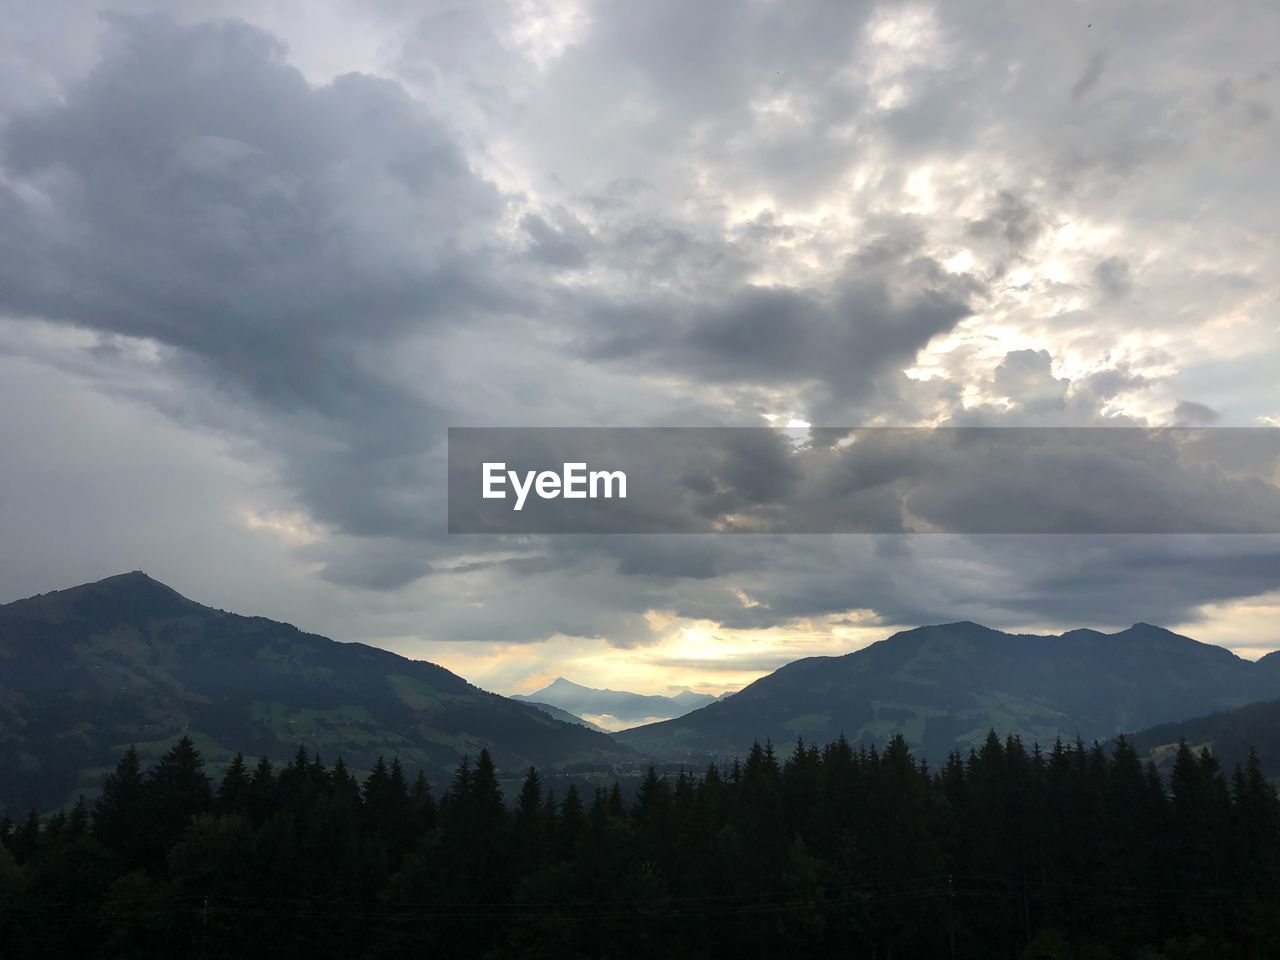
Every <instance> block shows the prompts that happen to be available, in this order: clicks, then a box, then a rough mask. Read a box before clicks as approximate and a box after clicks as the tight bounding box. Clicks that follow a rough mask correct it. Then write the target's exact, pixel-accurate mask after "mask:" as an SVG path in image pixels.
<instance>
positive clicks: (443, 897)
mask: <svg viewBox="0 0 1280 960" xmlns="http://www.w3.org/2000/svg"><path fill="white" fill-rule="evenodd" d="M3 833H4V837H3V850H0V903H3V904H4V905H5V907H4V909H3V911H0V943H3V944H5V945H6V947H7V949H6V951H5V955H6V956H8V957H15V958H21V957H29V956H79V957H121V956H129V957H157V958H161V957H163V958H172V957H180V956H201V957H203V956H217V957H243V956H272V957H277V958H287V957H405V956H423V957H459V958H461V957H466V958H474V957H512V956H520V957H557V958H572V957H616V958H623V957H628V958H629V957H653V956H664V957H732V958H742V957H810V956H811V957H821V956H835V955H840V956H858V957H883V958H890V957H897V958H903V957H907V958H911V957H921V958H924V957H928V958H934V957H962V958H973V960H993V958H1005V957H1008V958H1015V957H1026V958H1039V960H1046V958H1062V960H1068V958H1081V957H1090V958H1106V957H1114V958H1121V957H1139V956H1140V957H1142V958H1144V960H1161V958H1167V960H1174V958H1178V960H1193V958H1202V960H1220V958H1228V957H1240V958H1254V957H1270V956H1275V955H1276V954H1277V951H1280V806H1278V804H1277V797H1276V793H1275V791H1274V790H1273V789H1272V788H1271V787H1270V786H1269V785H1268V784H1267V783H1266V781H1265V780H1264V779H1263V778H1262V775H1261V773H1260V772H1259V770H1258V767H1257V764H1256V762H1249V763H1247V764H1246V765H1245V766H1244V767H1243V768H1241V769H1238V770H1236V771H1233V772H1232V773H1231V774H1230V775H1229V776H1224V774H1223V772H1222V771H1221V770H1220V769H1219V768H1218V766H1217V763H1216V761H1214V759H1213V758H1212V757H1211V756H1209V755H1208V754H1203V753H1202V754H1200V755H1196V754H1194V753H1193V752H1192V751H1191V750H1190V749H1189V748H1187V747H1186V746H1185V745H1184V746H1183V747H1182V748H1181V749H1179V751H1178V755H1177V758H1176V761H1175V763H1174V765H1173V769H1172V774H1171V776H1170V778H1169V779H1168V781H1167V782H1162V781H1161V779H1160V776H1159V774H1158V773H1157V772H1156V770H1155V769H1154V768H1153V767H1150V766H1148V767H1146V768H1145V769H1144V767H1143V765H1142V764H1141V762H1140V761H1139V759H1138V756H1137V754H1136V753H1135V752H1134V750H1133V749H1132V748H1131V747H1130V746H1129V744H1127V743H1126V742H1125V741H1123V740H1121V741H1119V742H1118V743H1117V744H1116V745H1115V747H1114V749H1113V750H1112V751H1111V752H1110V753H1108V752H1106V751H1104V749H1103V748H1102V747H1098V746H1095V747H1093V748H1085V747H1084V746H1082V745H1080V744H1076V745H1074V746H1063V745H1062V744H1057V745H1055V746H1054V748H1053V749H1052V750H1051V751H1049V752H1048V753H1041V752H1040V751H1039V750H1035V749H1033V750H1030V751H1028V749H1026V747H1025V746H1024V745H1023V744H1022V743H1021V741H1019V740H1018V739H1016V738H1010V739H1008V740H1006V741H1001V740H1000V739H999V738H998V737H996V736H995V734H991V735H990V736H989V737H988V738H987V740H986V741H985V743H984V744H983V745H982V747H981V748H980V749H979V750H977V751H974V752H973V753H971V754H970V755H969V756H968V757H967V758H962V757H960V756H959V755H958V754H955V755H952V756H951V758H950V759H949V760H948V761H947V763H946V764H945V765H944V766H943V767H942V768H940V769H938V770H936V771H931V770H929V769H927V768H925V767H924V766H923V765H922V764H920V763H919V762H918V761H917V760H916V759H915V758H914V757H913V756H912V755H911V753H910V751H909V750H908V749H907V747H906V744H905V743H904V741H903V740H902V738H901V737H895V738H894V739H893V740H892V741H891V742H890V743H889V744H888V745H887V747H886V748H885V750H884V751H883V752H882V753H881V752H877V751H875V750H855V749H854V748H852V747H851V746H850V745H849V744H848V743H847V742H845V741H843V740H840V741H836V742H834V743H830V744H828V745H826V746H825V747H821V748H819V747H817V746H813V745H805V744H802V743H799V744H797V745H796V746H795V748H794V749H793V750H792V751H791V752H790V754H789V755H788V756H787V757H786V758H785V759H781V760H780V759H779V758H778V757H776V756H775V755H774V753H773V751H772V750H771V749H769V748H767V747H766V748H761V747H759V746H758V745H757V746H756V747H755V748H753V749H752V750H751V751H750V753H749V755H748V756H747V757H746V759H745V761H744V762H743V763H741V764H734V765H732V766H730V767H728V768H724V769H721V768H716V767H710V768H708V769H706V770H704V771H700V772H698V773H697V774H693V773H682V774H680V775H679V776H678V777H676V778H674V779H665V778H662V777H659V776H657V775H656V774H653V773H652V772H651V773H650V775H649V776H648V777H646V778H645V779H644V781H643V783H642V784H641V786H640V789H639V792H638V793H637V795H636V798H635V800H634V802H633V803H631V804H630V805H629V806H628V805H627V804H625V803H624V801H623V797H622V794H621V792H620V791H619V790H618V789H617V788H616V786H615V788H614V789H613V790H607V789H600V790H598V791H596V792H595V793H594V794H593V795H591V796H580V795H579V794H578V792H577V791H576V790H575V789H568V790H566V791H564V792H563V793H561V792H558V791H554V790H552V789H548V787H547V784H546V782H544V781H543V780H541V779H540V778H539V775H538V773H537V772H536V771H532V770H531V771H530V772H529V773H528V776H527V778H526V781H525V784H524V789H523V791H522V793H521V794H520V796H519V799H518V801H517V802H516V803H515V804H513V805H511V806H510V807H508V806H507V805H504V802H503V798H502V794H501V792H500V791H499V788H498V783H497V780H496V777H495V771H494V766H493V762H492V759H491V758H490V756H489V754H488V752H487V751H482V752H481V753H480V754H479V756H478V757H477V758H476V760H475V761H474V762H472V761H470V760H463V761H462V762H461V763H460V764H459V765H458V767H457V769H456V770H455V772H454V776H453V781H452V784H451V786H450V787H449V788H448V790H447V791H446V792H445V793H444V794H443V795H442V796H440V797H438V798H437V797H435V796H433V795H432V792H431V790H430V788H429V786H428V784H427V781H426V780H425V778H423V777H421V776H420V775H418V776H416V777H413V778H411V777H410V776H409V775H408V774H407V773H406V771H405V770H404V769H403V768H402V766H401V765H400V763H399V762H398V761H392V762H391V763H390V764H386V763H382V762H379V763H378V764H377V765H376V767H375V769H374V771H373V773H372V774H371V775H370V776H369V777H368V778H366V779H365V780H364V782H363V783H359V782H357V781H356V780H355V779H353V778H352V776H351V774H350V773H349V772H348V771H347V769H346V768H345V766H344V765H343V764H342V763H341V762H335V763H334V765H333V767H332V768H328V767H326V766H324V765H323V764H321V763H320V762H318V761H317V760H316V759H315V758H313V757H310V756H308V755H307V754H306V753H305V752H304V751H301V750H300V751H299V752H298V754H297V755H296V757H295V758H294V760H293V761H292V762H291V763H289V764H287V765H286V766H284V767H282V768H281V769H279V770H275V769H273V768H272V766H271V764H270V763H269V762H265V761H264V762H261V763H258V764H257V765H256V767H253V766H252V765H248V764H246V763H245V762H244V761H242V760H240V759H237V760H236V762H235V763H234V764H233V765H232V766H231V767H230V769H229V770H228V772H227V774H226V776H225V777H224V778H223V779H222V781H221V783H219V784H217V785H216V789H215V786H214V785H211V784H210V782H209V780H208V778H207V777H206V776H205V775H204V772H203V768H202V762H201V758H200V756H199V754H198V752H197V751H196V749H195V747H194V745H193V744H192V743H191V741H190V740H187V739H183V740H181V741H179V743H178V744H177V745H176V746H175V747H174V748H173V749H172V750H170V751H169V752H168V753H167V754H166V755H165V757H164V758H163V759H162V760H161V761H160V762H159V764H157V765H156V767H155V768H154V769H153V770H151V771H150V772H149V773H146V774H144V773H143V771H142V769H141V767H140V765H139V762H138V759H137V756H136V754H135V753H133V752H132V751H130V752H128V753H126V755H125V756H124V758H123V759H122V760H121V762H120V765H119V766H118V768H117V769H116V771H115V773H114V774H113V775H112V776H111V777H110V778H109V780H108V783H107V789H106V791H105V792H104V794H103V796H102V797H101V799H100V800H99V801H98V802H97V803H96V804H95V805H94V807H93V809H92V810H91V809H89V807H87V806H86V805H79V806H77V807H76V808H75V809H74V810H73V811H72V812H71V813H69V814H65V813H59V814H57V815H55V816H53V817H51V818H48V819H46V820H44V822H43V823H42V822H41V819H40V818H39V816H38V815H37V814H36V813H33V814H32V815H31V816H30V817H28V818H27V819H26V820H25V821H24V822H22V823H19V824H17V825H10V824H7V823H6V824H4V831H3Z"/></svg>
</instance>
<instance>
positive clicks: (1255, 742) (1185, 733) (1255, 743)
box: [1128, 700, 1280, 780]
mask: <svg viewBox="0 0 1280 960" xmlns="http://www.w3.org/2000/svg"><path fill="white" fill-rule="evenodd" d="M1128 740H1129V743H1130V745H1131V746H1133V748H1134V749H1135V750H1137V751H1138V755H1139V756H1141V757H1142V758H1143V759H1144V760H1146V759H1151V760H1154V761H1155V764H1156V766H1157V767H1158V768H1159V769H1160V772H1161V773H1162V774H1165V775H1168V773H1169V771H1170V770H1172V768H1173V758H1174V755H1175V753H1176V752H1177V749H1178V741H1180V740H1186V741H1187V744H1188V745H1189V746H1190V747H1191V748H1192V749H1194V750H1199V749H1200V748H1201V747H1208V748H1209V752H1210V753H1212V754H1213V755H1214V757H1215V758H1217V761H1218V763H1219V765H1220V766H1221V767H1222V769H1223V771H1224V772H1226V774H1227V775H1228V776H1230V775H1231V773H1232V771H1234V770H1235V768H1236V765H1237V764H1241V765H1243V764H1244V762H1245V761H1246V760H1247V759H1248V758H1249V751H1250V750H1253V751H1255V752H1256V753H1257V754H1258V761H1259V763H1260V764H1261V765H1262V772H1263V773H1264V774H1266V776H1267V777H1269V778H1271V779H1272V780H1280V700H1264V701H1262V702H1261V703H1251V704H1249V705H1248V706H1244V707H1240V708H1239V709H1238V710H1221V711H1218V712H1217V713H1211V714H1209V715H1208V716H1204V717H1193V718H1192V719H1190V720H1176V721H1174V722H1173V723H1162V724H1160V725H1158V726H1155V727H1151V728H1149V729H1147V730H1142V731H1140V732H1138V733H1134V734H1130V735H1129V737H1128Z"/></svg>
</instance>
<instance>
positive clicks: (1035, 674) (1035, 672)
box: [615, 622, 1280, 765]
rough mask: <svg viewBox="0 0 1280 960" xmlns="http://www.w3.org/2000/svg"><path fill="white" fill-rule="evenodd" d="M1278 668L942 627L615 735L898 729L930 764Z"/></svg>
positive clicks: (672, 745) (1256, 679)
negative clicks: (989, 739) (1008, 738)
mask: <svg viewBox="0 0 1280 960" xmlns="http://www.w3.org/2000/svg"><path fill="white" fill-rule="evenodd" d="M1277 665H1280V664H1277ZM1278 674H1280V671H1277V670H1275V669H1274V666H1273V665H1269V664H1263V663H1251V662H1250V661H1248V660H1244V659H1242V658H1240V657H1237V656H1236V655H1235V654H1233V653H1231V652H1230V651H1228V650H1225V649H1223V648H1222V647H1218V646H1213V645H1211V644H1206V643H1199V642H1197V641H1195V640H1192V639H1190V638H1189V637H1184V636H1180V635H1178V634H1175V633H1172V632H1170V631H1168V630H1164V629H1162V628H1160V627H1154V626H1151V625H1150V624H1145V623H1138V624H1134V625H1133V626H1132V627H1129V628H1128V629H1127V630H1122V631H1120V632H1119V633H1114V634H1106V633H1100V632H1099V631H1096V630H1072V631H1070V632H1068V633H1064V634H1061V635H1060V636H1033V635H1012V634H1007V633H1002V632H1000V631H998V630H992V629H990V628H988V627H984V626H981V625H979V624H976V623H969V622H963V623H950V624H943V625H939V626H929V627H920V628H918V629H915V630H907V631H904V632H902V633H898V634H895V635H894V636H892V637H889V638H888V639H887V640H882V641H880V642H878V643H874V644H872V645H871V646H869V647H866V648H865V649H862V650H857V651H855V652H853V653H849V654H846V655H844V656H840V657H811V658H809V659H805V660H798V661H796V662H794V663H790V664H788V665H786V666H784V667H782V668H781V669H779V670H776V671H774V672H773V673H771V674H769V675H768V676H766V677H762V678H761V679H760V680H757V681H756V682H755V683H753V684H751V685H750V686H748V687H746V688H744V689H743V690H741V691H740V692H738V693H736V694H734V695H733V696H730V697H727V698H725V699H723V700H721V701H719V702H717V703H713V704H711V705H709V706H706V707H703V708H702V709H700V710H695V711H694V712H693V713H690V714H688V715H687V716H684V717H680V718H679V719H675V720H667V721H663V722H660V723H653V724H649V725H646V726H642V727H636V728H634V729H631V730H627V731H625V732H623V733H620V734H615V739H617V740H618V741H620V742H621V743H624V744H628V745H630V746H633V747H635V748H637V749H639V750H641V751H643V752H645V753H646V754H648V755H650V756H662V757H666V758H671V759H679V758H686V757H694V756H697V757H704V756H727V755H731V754H734V753H741V752H743V751H745V750H746V749H747V748H749V747H750V746H751V743H752V742H753V741H754V740H757V739H758V740H760V741H762V742H763V741H764V740H765V739H771V740H772V741H773V742H774V743H775V744H776V745H778V746H779V747H780V748H783V749H786V747H787V746H788V745H789V744H790V743H791V742H793V741H795V739H796V738H797V737H798V736H803V737H804V738H805V739H806V740H811V741H818V742H820V743H821V742H823V741H826V740H830V739H833V738H835V737H837V736H839V735H840V734H842V733H843V734H845V735H846V736H847V737H849V739H850V740H852V741H855V742H857V741H859V740H862V741H866V742H868V743H870V742H876V743H884V742H885V741H887V740H888V738H889V737H890V736H891V735H892V734H893V733H895V732H898V731H901V732H902V733H903V735H904V736H905V737H906V738H907V741H908V743H909V744H910V745H911V747H912V748H913V749H914V750H916V751H918V752H921V753H923V755H925V756H926V757H928V759H929V760H930V761H931V762H932V763H934V764H935V765H936V764H940V763H941V762H942V761H943V760H944V759H945V758H946V755H947V754H948V753H949V752H950V751H951V750H952V749H954V748H956V747H959V748H962V749H967V748H968V747H969V746H970V745H974V744H977V743H978V742H980V741H981V740H982V738H983V737H984V736H985V735H986V733H987V730H988V729H990V728H992V727H994V728H995V729H996V730H997V731H999V732H1000V733H1001V734H1019V735H1020V736H1022V738H1023V739H1024V740H1026V741H1027V742H1028V743H1030V742H1031V741H1033V740H1034V741H1038V742H1040V743H1042V744H1046V743H1051V742H1052V741H1053V740H1054V739H1055V738H1056V737H1063V738H1064V739H1066V738H1072V739H1074V738H1075V737H1076V736H1077V735H1079V736H1081V737H1083V738H1084V739H1085V740H1086V741H1091V740H1093V739H1095V738H1097V739H1107V738H1109V737H1112V736H1114V735H1115V734H1116V733H1118V732H1122V731H1126V730H1135V729H1141V728H1143V727H1147V726H1151V725H1153V724H1156V723H1162V722H1165V721H1170V720H1175V719H1179V718H1182V717H1188V716H1195V715H1198V714H1204V713H1208V712H1210V711H1212V710H1220V709H1227V708H1233V707H1239V706H1243V705H1244V704H1246V703H1250V702H1253V701H1256V700H1262V699H1266V698H1269V697H1275V696H1280V675H1278Z"/></svg>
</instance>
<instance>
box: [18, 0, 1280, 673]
mask: <svg viewBox="0 0 1280 960" xmlns="http://www.w3.org/2000/svg"><path fill="white" fill-rule="evenodd" d="M0 14H2V15H3V21H4V23H5V24H6V28H5V30H4V31H3V32H0V543H3V544H4V549H3V550H0V601H8V600H12V599H17V598H19V597H23V596H28V595H31V594H34V593H37V592H43V591H47V590H51V589H57V588H61V587H66V586H70V585H73V584H76V583H80V582H85V581H89V580H95V579H100V578H102V577H104V576H108V575H111V574H114V573H120V572H124V571H127V570H132V569H142V570H145V571H146V572H147V573H149V574H150V575H152V576H153V577H155V578H156V579H159V580H161V581H163V582H166V583H168V584H170V585H171V586H173V587H174V588H175V589H177V590H179V591H180V592H182V593H183V594H185V595H187V596H189V597H191V598H192V599H196V600H199V601H200V602H203V603H206V604H209V605H211V606H216V607H220V608H224V609H230V610H235V611H237V612H242V613H252V614H259V615H264V616H269V617H272V618H275V619H281V620H286V621H288V622H291V623H295V624H297V625H298V626H300V627H302V628H304V629H307V630H310V631H314V632H317V633H322V634H325V635H328V636H332V637H334V638H335V639H339V640H360V641H364V642H367V643H372V644H376V645H378V646H382V647H386V648H388V649H391V650H395V651H396V652H399V653H402V654H405V655H407V656H412V657H420V658H425V659H430V660H432V661H435V662H438V663H441V664H443V665H445V666H447V667H449V668H450V669H452V670H454V671H456V672H458V673H460V674H462V675H463V676H465V677H467V678H468V679H470V680H471V681H473V682H475V683H477V684H478V685H480V686H483V687H486V688H488V689H492V690H497V691H500V692H505V693H514V692H529V691H532V690H534V689H537V688H539V687H541V686H543V685H544V684H545V683H546V682H548V681H549V680H551V679H552V678H554V677H556V676H560V675H563V676H567V677H570V678H571V679H573V680H575V681H577V682H580V683H584V684H587V685H592V686H602V687H603V686H607V687H612V688H615V689H631V690H635V691H638V692H643V693H668V692H672V691H674V690H678V689H681V688H690V689H694V690H700V691H709V692H713V693H719V692H721V691H723V690H731V689H736V688H738V687H740V686H742V685H743V684H745V683H747V682H750V681H751V680H752V679H754V678H756V677H758V676H760V675H762V674H764V673H766V672H768V671H770V670H772V669H774V668H776V667H778V666H780V665H782V664H783V663H786V662H789V661H791V660H794V659H797V658H799V657H803V656H811V655H818V654H832V653H844V652H848V651H850V650H854V649H857V648H859V647H862V646H865V645H866V644H868V643H870V642H873V641H875V640H879V639H882V638H883V637H885V636H887V635H889V634H890V633H892V632H894V631H895V630H897V629H901V628H905V627H910V626H916V625H919V624H924V623H938V622H948V621H955V620H966V619H967V620H975V621H979V622H982V623H985V624H987V625H990V626H993V627H998V628H1001V629H1007V630H1014V631H1026V632H1061V631H1063V630H1066V629H1071V628H1074V627H1081V626H1091V627H1099V628H1103V629H1106V628H1122V627H1124V626H1127V625H1128V624H1130V623H1133V622H1135V621H1146V622H1153V623H1159V624H1163V625H1168V626H1170V627H1173V628H1176V629H1178V630H1180V631H1181V632H1184V633H1187V634H1189V635H1191V636H1194V637H1196V638H1198V639H1202V640H1206V641H1209V642H1214V643H1219V644H1222V645H1224V646H1227V647H1229V648H1231V649H1233V650H1235V651H1237V652H1238V653H1240V654H1241V655H1243V656H1248V657H1256V656H1258V655H1260V654H1261V653H1264V652H1267V651H1269V650H1273V649H1276V648H1280V626H1278V624H1280V537H1276V536H1266V535H1194V536H1193V535H1150V536H1116V535H1085V534H1081V535H1074V536H1073V535H1054V536H1028V535H1022V536H1017V535H1011V536H994V535H988V536H978V535H969V536H960V535H950V534H937V535H925V536H904V535H888V534H886V535H826V536H824V535H780V534H779V535H773V534H770V535H759V536H717V535H680V536H673V535H663V534H639V535H618V536H592V537H573V536H509V537H500V536H482V537H477V536H456V535H455V536H452V537H451V536H450V535H449V534H448V533H447V532H446V511H445V494H446V489H445V486H446V485H445V453H446V451H445V437H446V434H445V431H446V428H447V427H449V426H544V427H545V426H562V427H579V426H756V427H758V426H767V425H773V426H776V427H786V426H788V425H790V426H791V427H792V428H793V429H801V430H802V429H804V425H808V424H813V425H815V426H830V427H846V426H848V427H851V426H973V425H982V426H1044V427H1056V426H1116V425H1126V426H1163V425H1174V424H1178V425H1188V426H1204V427H1277V426H1280V378H1277V377H1276V375H1275V371H1276V370H1277V369H1280V240H1278V239H1277V232H1276V230H1275V215H1276V210H1277V209H1280V181H1277V179H1276V177H1275V175H1274V164H1275V157H1276V156H1277V155H1280V129H1278V127H1277V122H1278V121H1277V117H1276V111H1277V107H1278V106H1280V53H1277V48H1276V45H1275V43H1274V40H1275V37H1277V36H1280V7H1276V6H1275V5H1274V4H1270V3H1267V2H1262V0H1258V2H1246V0H1242V2H1240V3H1236V4H1206V3H1202V2H1198V0H1159V2H1155V0H1151V2H1145V0H1135V2H1132V3H1126V4H1113V3H1101V2H1099V3H1087V2H1078V3H1077V2H1065V3H1058V4H1024V3H1012V2H1010V3H1000V2H994V0H993V2H982V3H977V2H968V0H959V2H947V3H937V4H915V3H857V2H841V3H818V2H813V3H791V2H786V3H784V2H780V0H779V2H764V0H741V2H735V3H727V2H719V0H705V2H700V3H696V4H689V3H677V2H668V0H653V2H646V3H630V2H616V3H610V2H589V0H582V2H563V3H551V2H544V0H511V2H503V0H495V2H492V3H484V4H474V3H468V2H456V3H446V2H437V3H421V2H412V3H411V2H402V0H367V2H361V3H355V2H349V3H338V2H329V0H306V2H303V0H253V2H248V0H243V2H238V0H210V2H204V3H194V2H192V3H182V4H172V3H168V2H151V0H117V2H111V0H100V2H88V0H86V2H74V0H60V2H55V3H50V2H48V0H0ZM1269 469H1270V471H1271V473H1270V476H1271V478H1272V482H1273V483H1276V482H1280V465H1277V464H1275V463H1272V464H1271V465H1270V467H1269ZM1193 479H1194V478H1193ZM958 482H961V481H958ZM967 482H970V483H981V482H982V478H981V476H980V475H977V476H971V477H969V479H968V481H967ZM1047 482H1048V483H1050V484H1052V483H1053V482H1055V481H1052V480H1049V481H1047ZM1056 482H1058V483H1060V484H1061V485H1062V486H1064V487H1069V485H1070V484H1071V483H1073V482H1074V481H1073V480H1071V478H1070V477H1067V478H1063V479H1060V480H1059V481H1056ZM950 493H951V494H952V495H954V496H956V497H959V495H960V494H961V493H963V491H961V490H953V491H950Z"/></svg>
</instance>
